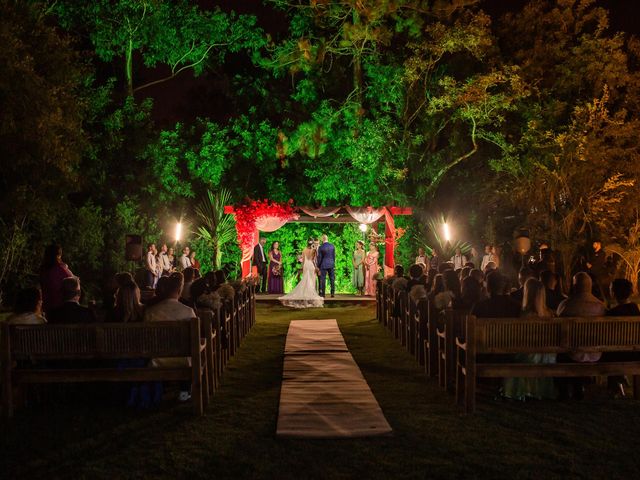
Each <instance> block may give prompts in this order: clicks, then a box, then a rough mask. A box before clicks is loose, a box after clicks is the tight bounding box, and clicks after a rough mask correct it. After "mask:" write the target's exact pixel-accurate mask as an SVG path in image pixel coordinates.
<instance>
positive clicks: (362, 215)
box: [345, 207, 385, 225]
mask: <svg viewBox="0 0 640 480" xmlns="http://www.w3.org/2000/svg"><path fill="white" fill-rule="evenodd" d="M345 208H346V209H347V212H349V215H351V216H352V217H353V219H354V220H356V221H358V222H359V223H364V224H365V225H369V224H370V223H373V222H375V221H376V220H378V219H379V218H380V217H382V216H383V215H384V210H385V209H384V208H373V207H358V208H354V207H345Z"/></svg>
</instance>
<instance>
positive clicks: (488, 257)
mask: <svg viewBox="0 0 640 480" xmlns="http://www.w3.org/2000/svg"><path fill="white" fill-rule="evenodd" d="M489 262H494V263H496V261H495V257H494V256H493V253H485V254H484V257H482V264H481V265H480V270H482V271H483V272H484V268H485V267H486V266H487V264H488V263H489ZM496 266H497V265H496Z"/></svg>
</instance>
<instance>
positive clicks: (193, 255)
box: [189, 250, 201, 271]
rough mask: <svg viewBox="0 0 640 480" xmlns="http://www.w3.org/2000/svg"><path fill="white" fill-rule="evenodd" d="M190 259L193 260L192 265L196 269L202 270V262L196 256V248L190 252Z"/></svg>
mask: <svg viewBox="0 0 640 480" xmlns="http://www.w3.org/2000/svg"><path fill="white" fill-rule="evenodd" d="M189 260H191V266H192V267H193V268H195V269H196V270H198V271H200V266H201V265H200V262H199V261H198V259H197V258H196V251H195V250H191V253H190V254H189Z"/></svg>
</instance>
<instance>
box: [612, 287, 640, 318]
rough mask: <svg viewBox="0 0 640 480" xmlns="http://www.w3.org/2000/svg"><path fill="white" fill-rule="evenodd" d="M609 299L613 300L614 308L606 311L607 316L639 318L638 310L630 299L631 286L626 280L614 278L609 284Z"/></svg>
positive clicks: (639, 312) (639, 311)
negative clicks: (614, 301) (614, 302)
mask: <svg viewBox="0 0 640 480" xmlns="http://www.w3.org/2000/svg"><path fill="white" fill-rule="evenodd" d="M610 291H611V297H613V298H615V300H616V306H615V307H613V308H610V309H609V310H607V315H609V316H612V317H633V316H640V309H639V308H638V305H637V304H636V303H633V302H632V301H631V300H630V298H631V294H632V293H633V285H632V283H631V282H630V281H629V280H627V279H626V278H616V279H614V280H613V282H611V286H610Z"/></svg>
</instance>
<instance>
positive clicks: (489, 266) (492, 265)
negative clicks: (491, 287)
mask: <svg viewBox="0 0 640 480" xmlns="http://www.w3.org/2000/svg"><path fill="white" fill-rule="evenodd" d="M497 269H498V265H497V264H496V263H495V262H489V263H487V265H486V266H485V267H484V269H483V270H482V273H484V274H485V276H487V275H489V273H490V272H493V271H494V270H497Z"/></svg>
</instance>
